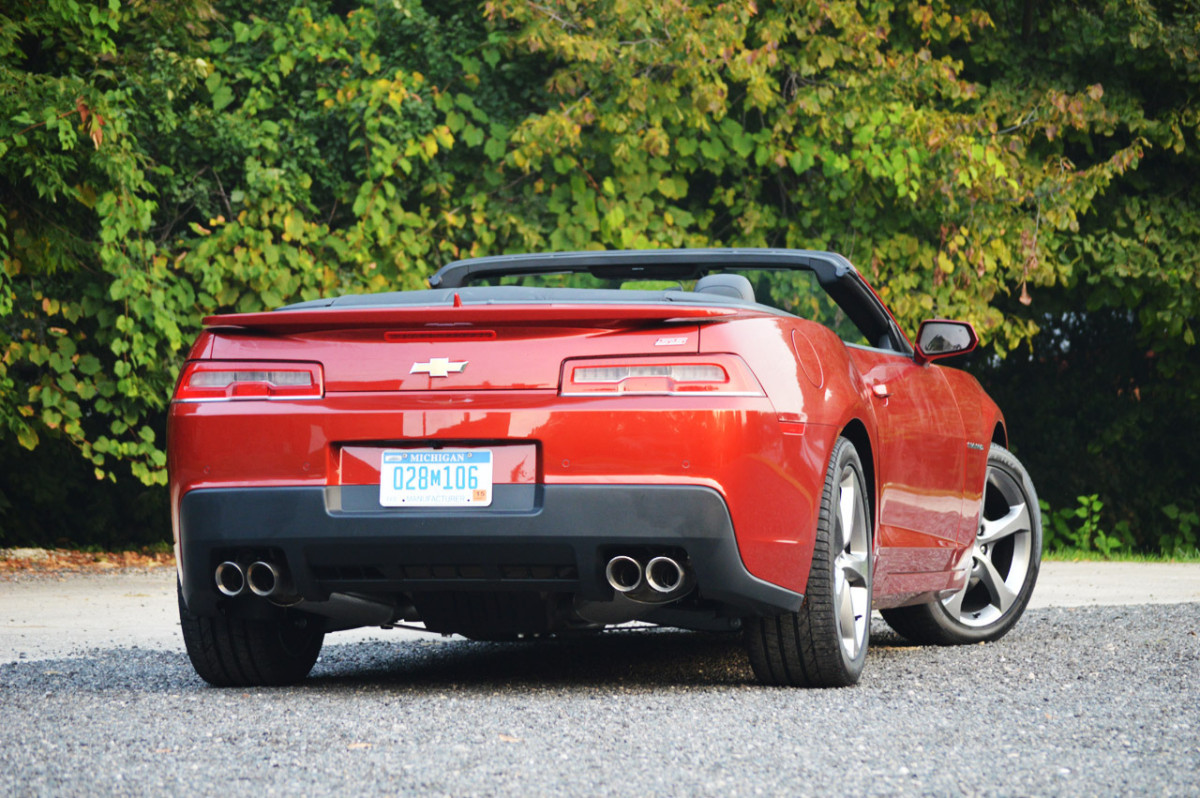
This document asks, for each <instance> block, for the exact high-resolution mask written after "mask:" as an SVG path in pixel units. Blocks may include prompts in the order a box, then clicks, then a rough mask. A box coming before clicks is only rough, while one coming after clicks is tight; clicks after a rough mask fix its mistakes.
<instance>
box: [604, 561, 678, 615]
mask: <svg viewBox="0 0 1200 798" xmlns="http://www.w3.org/2000/svg"><path fill="white" fill-rule="evenodd" d="M604 576H605V578H606V579H607V580H608V584H609V586H610V587H611V588H612V589H613V590H615V591H616V592H617V593H618V594H619V595H621V596H623V597H624V598H628V599H631V600H633V601H637V602H642V603H647V604H663V603H666V602H670V601H675V600H676V599H679V598H682V597H683V596H684V595H686V594H687V593H688V591H690V590H691V589H692V586H693V584H694V581H695V580H694V579H693V578H692V576H691V574H690V573H689V572H688V570H687V568H686V567H685V566H684V565H683V564H682V563H680V562H679V561H678V560H676V559H675V558H674V557H667V556H658V557H652V558H651V559H650V561H649V562H647V563H646V564H645V565H643V564H642V562H641V561H639V560H637V559H635V558H633V557H630V556H629V555H627V554H618V555H617V556H615V557H613V558H612V559H611V560H609V561H608V565H606V566H605V568H604Z"/></svg>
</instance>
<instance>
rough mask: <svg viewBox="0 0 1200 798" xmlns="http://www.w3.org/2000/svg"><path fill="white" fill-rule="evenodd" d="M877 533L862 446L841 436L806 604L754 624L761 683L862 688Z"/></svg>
mask: <svg viewBox="0 0 1200 798" xmlns="http://www.w3.org/2000/svg"><path fill="white" fill-rule="evenodd" d="M847 527H849V529H847ZM872 528H873V527H872V524H871V514H870V509H869V503H868V501H867V491H866V479H865V478H864V477H863V467H862V461H861V460H859V457H858V452H857V451H856V450H855V449H854V444H852V443H851V442H850V441H848V440H847V439H845V438H838V440H837V443H836V444H835V445H834V447H833V453H832V454H831V455H830V458H829V467H828V469H827V471H826V474H825V488H824V490H823V492H822V494H821V511H820V515H819V517H818V520H817V530H816V544H815V546H814V548H813V559H812V570H811V571H810V572H809V576H808V586H807V589H806V592H805V596H804V604H802V605H801V607H800V609H799V610H798V611H797V612H788V613H784V614H783V615H776V616H769V617H765V618H753V619H751V620H750V621H749V623H748V624H747V625H746V632H745V641H746V647H747V649H748V650H749V652H750V665H751V667H752V668H753V669H754V675H755V676H757V677H758V680H759V681H760V682H762V683H763V684H770V685H782V686H793V687H846V686H848V685H852V684H855V683H856V682H858V679H859V676H860V675H861V674H862V669H863V664H864V663H865V662H866V659H867V647H868V643H869V641H870V637H871V552H872V548H871V530H872Z"/></svg>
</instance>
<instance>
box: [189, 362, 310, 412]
mask: <svg viewBox="0 0 1200 798" xmlns="http://www.w3.org/2000/svg"><path fill="white" fill-rule="evenodd" d="M324 392H325V386H324V380H323V378H322V373H321V364H320V363H279V362H247V361H231V360H224V361H222V360H198V361H193V362H191V363H188V364H187V366H186V367H184V369H183V374H181V375H180V377H179V385H178V386H177V387H176V388H175V401H177V402H220V401H231V400H236V399H319V398H321V396H322V395H323V394H324Z"/></svg>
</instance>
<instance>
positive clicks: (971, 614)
mask: <svg viewBox="0 0 1200 798" xmlns="http://www.w3.org/2000/svg"><path fill="white" fill-rule="evenodd" d="M1041 553H1042V518H1041V514H1040V512H1039V510H1038V503H1037V494H1036V493H1035V492H1034V490H1033V483H1032V482H1031V481H1030V479H1029V475H1028V474H1027V473H1026V472H1025V469H1024V467H1023V466H1022V465H1021V463H1020V461H1019V460H1017V458H1016V457H1014V456H1013V454H1012V452H1009V451H1008V450H1007V449H1004V448H1003V447H1000V446H993V447H992V450H991V452H989V454H988V462H987V477H986V479H985V481H984V486H983V500H982V502H981V505H980V511H979V526H978V532H977V534H976V536H975V540H974V542H973V543H972V545H971V548H970V549H969V550H968V551H967V552H966V556H965V558H964V560H963V568H964V570H965V571H966V572H967V573H966V582H965V584H964V585H963V587H962V589H961V590H959V591H957V592H955V593H954V594H953V595H951V596H949V597H947V598H945V599H943V600H942V601H935V602H933V603H932V604H921V605H917V606H915V607H898V608H896V609H890V610H883V618H884V620H885V621H887V622H888V624H890V625H891V627H892V628H893V629H895V630H896V631H897V632H899V633H900V634H902V635H904V636H905V637H907V638H908V639H909V640H912V641H913V642H916V643H937V644H940V645H953V644H958V643H978V642H981V641H984V640H995V639H997V638H998V637H1000V636H1002V635H1003V634H1005V633H1006V632H1007V631H1008V630H1009V629H1011V628H1012V627H1013V624H1015V623H1016V622H1017V619H1018V618H1020V617H1021V613H1023V612H1024V611H1025V607H1026V605H1028V604H1029V597H1030V595H1032V593H1033V586H1034V584H1035V583H1036V582H1037V574H1038V568H1039V566H1040V564H1041Z"/></svg>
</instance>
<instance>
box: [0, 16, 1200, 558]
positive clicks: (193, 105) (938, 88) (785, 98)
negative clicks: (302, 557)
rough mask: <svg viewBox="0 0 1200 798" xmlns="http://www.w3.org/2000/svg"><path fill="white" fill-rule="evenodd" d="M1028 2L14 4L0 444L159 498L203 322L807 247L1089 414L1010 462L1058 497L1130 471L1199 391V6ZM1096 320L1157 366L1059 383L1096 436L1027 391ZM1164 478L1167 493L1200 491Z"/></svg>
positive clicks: (6, 57) (8, 21)
mask: <svg viewBox="0 0 1200 798" xmlns="http://www.w3.org/2000/svg"><path fill="white" fill-rule="evenodd" d="M1026 5H1029V4H1028V3H1025V4H1020V3H1013V2H1012V1H1011V0H1003V1H1001V0H976V2H973V3H968V4H958V3H954V4H952V3H949V2H947V0H932V1H931V2H925V3H918V2H910V0H885V1H884V2H874V3H857V2H849V0H820V1H818V0H800V2H795V3H787V4H783V3H780V4H768V3H753V2H750V3H744V4H721V3H715V2H698V3H693V4H681V3H677V2H674V0H570V2H566V1H565V0H564V1H563V2H553V1H552V2H548V3H527V2H524V1H523V0H492V2H488V3H485V4H483V5H482V6H480V5H479V4H478V3H476V2H474V0H472V1H471V2H465V1H464V2H439V3H426V2H421V0H386V1H385V0H375V1H369V2H361V3H360V2H339V3H335V4H327V3H320V2H317V0H299V1H298V2H288V1H286V0H182V2H176V3H165V4H164V3H154V4H151V3H145V2H127V3H120V2H117V0H97V1H96V2H84V0H48V1H44V0H12V2H9V3H8V4H6V5H5V7H4V9H3V10H2V11H0V441H2V442H3V443H4V445H6V446H9V448H10V449H12V450H13V451H17V450H18V449H17V447H22V450H24V451H28V452H32V454H29V455H27V456H28V457H29V458H31V459H30V462H34V461H36V460H37V459H38V456H37V453H38V452H40V451H44V450H47V449H46V447H50V448H49V449H48V450H52V451H55V452H61V451H63V450H74V451H76V452H78V454H79V455H80V460H79V462H80V463H83V464H85V465H86V468H87V469H88V473H89V475H90V477H89V479H90V478H95V479H101V480H108V481H114V480H115V481H117V482H118V487H119V489H120V490H125V489H126V487H128V488H129V489H130V490H136V485H130V486H126V484H125V481H126V480H129V479H130V478H132V479H134V480H136V482H137V483H144V484H147V485H159V486H161V485H162V484H164V482H165V479H166V473H165V466H166V458H165V455H164V441H163V440H162V434H161V430H162V428H163V425H162V418H163V413H164V410H165V406H166V402H167V400H168V397H169V395H170V393H171V388H172V384H173V380H174V375H175V374H176V373H177V369H178V366H179V364H180V363H181V362H182V360H183V358H184V357H185V354H186V351H185V350H186V346H187V345H188V343H189V341H190V340H191V339H192V338H193V336H194V335H195V333H196V331H197V330H198V328H199V325H200V321H201V319H202V318H203V317H204V316H205V315H207V314H210V313H216V312H225V311H250V310H260V309H266V308H273V307H276V306H278V305H280V304H282V303H284V302H288V301H293V300H297V299H311V298H315V297H318V296H328V295H335V294H339V293H344V292H347V291H377V290H394V289H397V288H416V287H420V286H421V285H422V284H423V279H424V278H425V277H426V276H427V275H428V274H429V273H430V272H431V271H432V270H433V269H435V268H437V267H438V266H440V265H441V264H443V263H445V262H447V261H449V260H452V259H456V258H459V257H466V256H470V255H481V254H489V253H500V252H513V251H535V250H547V249H557V250H563V249H589V248H612V247H658V246H673V247H689V246H721V245H728V246H789V247H811V248H828V249H834V250H838V251H841V252H843V253H844V254H846V255H847V256H849V257H850V258H851V259H852V260H853V261H855V262H856V263H857V264H858V265H859V267H860V268H861V269H862V270H863V271H864V272H865V273H867V275H868V276H869V277H870V278H871V280H872V282H873V283H874V284H875V285H876V286H877V288H878V290H879V292H880V294H881V295H882V296H883V298H884V299H885V300H886V301H887V302H888V303H889V304H890V305H891V306H892V307H893V308H894V309H895V311H896V312H897V315H898V317H899V319H900V321H901V323H902V325H903V326H905V327H906V328H907V329H910V330H911V329H915V327H916V325H917V323H918V322H919V321H921V320H922V319H924V318H927V317H929V316H934V315H937V316H949V317H957V318H964V319H968V320H970V321H972V322H974V323H975V324H976V326H977V327H978V328H979V329H980V332H981V333H982V334H983V336H984V338H985V340H988V341H989V342H990V350H989V354H992V355H1004V354H1006V353H1007V354H1009V359H1008V361H1004V362H1003V363H1002V362H1001V361H999V360H995V359H993V360H988V361H987V362H985V363H983V365H982V366H981V367H980V371H981V374H982V375H983V378H984V379H985V380H989V379H991V378H995V379H999V378H1000V376H1001V375H1002V374H1006V373H1008V372H1005V371H1004V370H1005V369H1006V368H1008V364H1011V363H1016V364H1018V365H1023V366H1024V367H1025V368H1026V370H1025V371H1024V372H1020V373H1019V374H1018V377H1019V379H1018V380H1017V382H1016V383H1015V385H1016V386H1017V387H1016V388H1014V391H1017V392H1018V393H1020V392H1021V391H1023V392H1024V393H1023V394H1021V395H1018V396H1017V397H1016V404H1014V405H1007V404H1006V408H1007V409H1008V411H1009V419H1010V422H1011V423H1012V426H1013V428H1014V435H1016V436H1017V437H1020V436H1021V435H1022V432H1021V431H1020V430H1021V428H1022V426H1023V425H1025V424H1026V423H1027V421H1028V420H1029V419H1033V418H1040V419H1045V418H1047V417H1052V418H1054V419H1068V420H1069V422H1070V423H1075V419H1076V418H1079V419H1080V421H1079V423H1081V424H1083V423H1085V422H1089V421H1090V422H1091V423H1090V424H1089V429H1088V434H1086V435H1082V437H1081V438H1080V440H1081V441H1083V442H1084V443H1080V444H1079V446H1081V447H1084V449H1085V451H1083V452H1082V453H1081V452H1078V451H1077V449H1076V448H1072V446H1073V444H1072V445H1068V444H1065V443H1064V444H1063V445H1062V446H1058V447H1054V446H1051V447H1049V448H1048V449H1047V450H1046V451H1045V452H1041V453H1039V454H1041V455H1042V456H1043V459H1042V460H1040V461H1039V460H1038V456H1037V455H1035V457H1034V458H1033V462H1029V465H1030V468H1031V471H1033V472H1034V478H1035V481H1037V483H1038V485H1039V489H1040V488H1041V486H1042V484H1043V480H1046V481H1047V482H1048V483H1049V484H1051V485H1052V486H1054V487H1053V488H1052V490H1051V491H1050V492H1049V493H1048V495H1049V497H1050V499H1051V501H1052V502H1053V503H1059V502H1061V501H1063V500H1068V501H1069V500H1070V498H1071V497H1074V496H1077V495H1080V494H1090V493H1092V492H1093V489H1092V488H1090V487H1089V486H1090V485H1091V484H1092V482H1094V481H1095V479H1094V478H1097V477H1098V478H1099V479H1100V480H1101V481H1103V480H1104V479H1105V478H1106V477H1105V476H1104V474H1102V473H1100V468H1101V466H1102V465H1103V464H1105V463H1107V462H1108V461H1114V462H1116V463H1117V466H1116V467H1117V471H1116V472H1114V473H1118V472H1120V473H1122V478H1124V476H1125V475H1124V473H1123V472H1121V468H1122V467H1123V462H1122V461H1123V460H1130V459H1136V458H1128V457H1126V456H1125V454H1124V453H1120V454H1115V453H1114V452H1117V451H1119V450H1116V449H1114V448H1113V447H1114V446H1116V445H1120V446H1129V447H1140V448H1141V449H1143V450H1151V449H1153V448H1154V447H1155V445H1157V441H1159V440H1160V439H1161V438H1162V432H1161V430H1163V429H1168V428H1170V429H1174V430H1175V432H1178V431H1179V428H1178V427H1174V428H1172V427H1168V426H1166V424H1164V423H1163V419H1164V418H1165V419H1168V422H1169V423H1171V424H1175V423H1178V422H1177V419H1178V418H1179V417H1180V414H1181V413H1182V411H1181V410H1178V408H1181V407H1183V408H1186V407H1189V406H1190V407H1195V406H1196V402H1197V399H1198V394H1200V376H1198V375H1197V369H1196V367H1195V366H1194V365H1193V363H1194V362H1195V360H1196V358H1195V349H1196V345H1195V327H1196V309H1197V302H1198V295H1200V275H1197V265H1196V264H1197V258H1196V256H1195V252H1196V251H1198V247H1197V244H1198V243H1200V242H1198V241H1197V239H1198V238H1200V220H1198V218H1197V216H1196V214H1195V213H1194V212H1193V210H1192V209H1194V208H1195V207H1196V205H1197V202H1196V200H1197V197H1196V195H1195V191H1196V190H1197V189H1196V188H1194V186H1193V183H1194V180H1193V179H1191V177H1190V176H1191V175H1194V174H1196V168H1197V164H1196V163H1195V158H1196V155H1195V153H1196V152H1197V151H1198V150H1197V146H1196V145H1197V125H1198V124H1200V114H1198V113H1197V112H1196V108H1197V104H1196V102H1195V101H1196V99H1197V98H1196V90H1197V84H1198V81H1200V69H1197V66H1198V64H1200V60H1198V57H1197V45H1196V37H1195V35H1194V31H1195V30H1196V25H1197V22H1198V20H1200V15H1198V13H1197V10H1196V8H1195V7H1194V4H1192V3H1190V2H1185V3H1176V4H1171V5H1170V6H1163V7H1162V10H1160V9H1159V8H1158V7H1157V6H1153V5H1151V4H1148V3H1143V2H1137V3H1127V2H1124V0H1085V1H1084V2H1077V1H1075V0H1072V2H1067V0H1051V2H1044V3H1038V4H1033V5H1031V6H1029V7H1030V8H1031V9H1033V13H1032V16H1030V17H1029V18H1028V24H1026V18H1025V17H1023V16H1022V15H1021V14H1020V13H1018V12H1019V11H1023V10H1024V6H1026ZM1112 319H1117V320H1119V321H1120V323H1124V324H1128V325H1132V332H1131V333H1130V334H1129V335H1128V336H1127V339H1122V340H1123V341H1125V340H1127V341H1128V342H1129V347H1127V348H1126V349H1127V350H1128V352H1126V349H1123V350H1122V352H1125V353H1126V354H1128V353H1131V352H1132V351H1133V349H1135V348H1136V349H1138V350H1140V351H1141V353H1142V354H1143V357H1142V361H1141V362H1140V364H1139V368H1142V372H1144V376H1139V377H1138V378H1137V381H1136V383H1135V384H1129V383H1128V381H1127V382H1126V383H1123V384H1120V385H1119V386H1118V387H1114V386H1115V385H1116V383H1115V382H1114V381H1113V380H1108V382H1105V383H1104V384H1103V385H1100V386H1097V381H1096V380H1090V381H1089V380H1088V379H1086V378H1085V379H1083V380H1082V383H1081V384H1086V385H1089V386H1091V387H1092V388H1097V387H1098V389H1099V393H1098V394H1095V396H1099V397H1101V398H1102V399H1103V400H1104V401H1101V402H1098V403H1097V405H1096V406H1097V408H1099V409H1100V410H1102V411H1103V413H1101V415H1103V414H1105V413H1107V414H1108V415H1106V416H1105V417H1104V421H1105V423H1104V424H1098V423H1096V414H1089V413H1088V412H1084V413H1079V412H1077V408H1076V407H1074V406H1066V405H1063V404H1060V403H1055V402H1056V401H1062V400H1061V399H1060V397H1064V396H1069V395H1071V393H1072V392H1071V391H1070V390H1064V391H1056V390H1050V389H1049V388H1047V390H1045V391H1030V390H1029V388H1030V386H1029V380H1030V379H1031V375H1037V376H1038V378H1039V379H1040V378H1041V377H1042V376H1044V374H1045V373H1046V372H1047V371H1050V372H1052V368H1053V367H1054V363H1055V362H1056V361H1057V362H1062V361H1064V360H1065V361H1066V362H1068V365H1069V368H1071V369H1075V371H1073V372H1072V374H1084V370H1083V368H1082V367H1083V365H1084V363H1083V362H1082V361H1081V360H1080V359H1079V358H1080V350H1079V349H1073V350H1070V351H1068V350H1055V349H1054V348H1053V347H1054V346H1056V345H1059V344H1061V343H1062V342H1064V341H1068V342H1071V341H1075V340H1079V339H1080V337H1081V336H1086V335H1093V336H1094V334H1095V330H1089V329H1085V328H1088V325H1092V324H1093V323H1095V324H1101V325H1102V324H1105V323H1107V322H1108V320H1112ZM1064 328H1070V330H1071V335H1069V336H1065V335H1058V334H1057V331H1058V330H1061V329H1064ZM1039 329H1041V330H1044V331H1045V332H1044V333H1043V334H1042V335H1040V336H1039V337H1038V338H1034V336H1035V334H1037V333H1038V331H1039ZM1097 329H1098V328H1097ZM1052 341H1057V343H1050V342H1052ZM1043 342H1046V343H1043ZM1146 352H1153V355H1152V356H1148V357H1147V356H1145V353H1146ZM1130 357H1132V355H1130ZM1122 358H1124V355H1122ZM1122 362H1124V360H1123V359H1122ZM1142 372H1139V374H1141V373H1142ZM1104 374H1106V375H1108V376H1111V373H1110V371H1104ZM1022 379H1023V380H1024V382H1022V381H1021V380H1022ZM1047 385H1048V386H1051V387H1053V388H1055V389H1056V388H1058V387H1059V386H1057V385H1056V383H1055V382H1054V379H1053V378H1051V381H1050V382H1049V383H1047ZM1113 391H1119V392H1120V393H1119V394H1118V396H1119V397H1120V400H1119V401H1114V400H1113V396H1114V394H1113ZM1031 393H1032V394H1044V395H1045V396H1046V397H1047V401H1046V402H1045V403H1044V404H1042V405H1040V406H1035V407H1032V408H1030V407H1028V406H1022V404H1021V401H1022V399H1023V398H1025V397H1028V395H1029V394H1031ZM1129 396H1137V397H1140V398H1139V399H1138V400H1137V401H1138V402H1139V404H1137V405H1136V406H1135V405H1132V404H1130V400H1129V399H1128V397H1129ZM1025 401H1026V403H1028V399H1027V398H1025ZM1002 404H1003V403H1002ZM1109 411H1111V413H1110V412H1109ZM1184 415H1186V414H1184ZM1038 423H1041V422H1036V421H1035V422H1034V427H1035V428H1036V427H1037V424H1038ZM1045 423H1046V425H1047V426H1049V424H1050V422H1045ZM1185 423H1189V424H1190V425H1191V427H1193V428H1194V427H1195V425H1194V422H1185ZM1156 434H1157V435H1159V438H1155V435H1156ZM1123 436H1125V437H1123ZM1195 448H1197V449H1200V447H1195ZM1068 458H1070V459H1068ZM1028 459H1029V458H1027V461H1028ZM1063 462H1072V463H1079V464H1083V467H1081V468H1080V469H1079V470H1081V471H1082V472H1084V473H1080V474H1078V475H1077V478H1075V477H1066V478H1061V479H1060V478H1059V476H1058V474H1057V473H1054V472H1061V471H1064V470H1067V469H1063V468H1062V467H1061V465H1060V464H1061V463H1063ZM1093 463H1094V464H1095V465H1094V466H1093V465H1092V464H1093ZM1172 468H1173V467H1172ZM1180 468H1182V466H1181V467H1180ZM72 473H73V472H72ZM1174 479H1175V476H1174V472H1173V471H1172V472H1171V476H1170V480H1174ZM1056 481H1058V482H1059V483H1060V484H1058V485H1056V486H1055V485H1054V483H1055V482H1056ZM1112 483H1113V484H1114V485H1116V488H1115V490H1116V491H1117V492H1115V493H1110V492H1109V487H1110V486H1109V485H1108V484H1105V486H1104V488H1103V489H1102V488H1101V487H1100V486H1099V485H1098V486H1097V487H1096V488H1095V491H1098V492H1099V495H1101V496H1104V497H1105V502H1106V504H1107V510H1106V511H1111V512H1112V514H1113V517H1114V518H1116V522H1117V524H1121V523H1125V524H1129V525H1130V526H1129V528H1130V529H1133V530H1134V533H1135V535H1136V540H1137V542H1138V543H1139V544H1141V545H1152V544H1154V543H1156V542H1157V534H1158V530H1157V528H1156V527H1155V524H1156V523H1157V520H1149V519H1151V518H1154V519H1158V517H1159V516H1160V515H1161V513H1159V512H1158V511H1157V510H1155V511H1154V512H1153V513H1146V512H1144V511H1143V507H1142V505H1140V504H1138V503H1137V502H1138V501H1140V499H1137V498H1136V497H1133V498H1130V497H1128V496H1127V495H1126V494H1125V493H1121V492H1120V491H1121V487H1120V485H1121V484H1122V483H1118V482H1117V480H1116V478H1115V477H1114V478H1112ZM1184 484H1185V483H1183V482H1175V481H1168V484H1167V488H1166V489H1173V490H1174V491H1175V492H1176V493H1178V494H1179V495H1178V496H1173V497H1166V500H1165V501H1164V497H1162V496H1156V497H1155V499H1154V500H1156V501H1159V502H1160V503H1159V504H1158V505H1157V506H1158V507H1161V506H1165V505H1166V504H1167V503H1168V502H1169V501H1171V500H1177V501H1178V503H1179V506H1181V507H1182V506H1195V505H1197V504H1200V497H1197V496H1196V495H1195V493H1194V491H1195V490H1196V488H1195V487H1194V483H1193V482H1188V483H1186V484H1187V485H1191V486H1192V487H1190V488H1188V487H1183V488H1180V487H1179V486H1180V485H1184ZM13 490H16V487H14V486H11V485H10V486H0V491H2V492H4V493H7V494H8V498H7V501H8V502H9V504H10V505H13V504H15V502H14V500H13V498H12V496H13V494H12V493H11V492H10V491H13ZM1154 490H1158V488H1157V487H1155V488H1154ZM1164 490H1165V489H1164ZM1189 490H1190V491H1192V493H1191V494H1188V491H1189ZM83 491H84V488H83V487H80V493H82V492H83ZM1151 492H1153V491H1151ZM2 498H3V497H2V496H0V499H2ZM1147 501H1149V499H1147ZM0 505H3V501H0ZM1142 526H1146V527H1148V529H1147V530H1146V531H1143V530H1142ZM1116 528H1117V527H1114V529H1116ZM1096 540H1097V539H1096V537H1095V536H1093V537H1092V538H1091V542H1092V543H1093V544H1096ZM1103 540H1105V541H1107V540H1108V538H1107V537H1105V538H1103ZM1121 540H1122V541H1124V540H1125V538H1124V537H1122V538H1121ZM1103 545H1108V544H1107V543H1105V544H1103ZM1113 545H1114V546H1115V545H1116V544H1113ZM1122 545H1125V544H1124V543H1123V544H1122Z"/></svg>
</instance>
